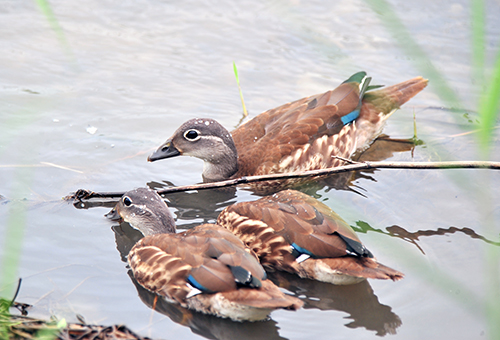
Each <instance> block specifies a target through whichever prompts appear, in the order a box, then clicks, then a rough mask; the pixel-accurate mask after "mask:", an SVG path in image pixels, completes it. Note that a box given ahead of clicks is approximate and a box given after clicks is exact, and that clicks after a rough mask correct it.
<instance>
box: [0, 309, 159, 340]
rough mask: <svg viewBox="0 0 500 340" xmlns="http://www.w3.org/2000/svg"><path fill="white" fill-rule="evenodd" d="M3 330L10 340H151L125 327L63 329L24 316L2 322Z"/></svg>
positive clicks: (77, 325) (71, 326)
mask: <svg viewBox="0 0 500 340" xmlns="http://www.w3.org/2000/svg"><path fill="white" fill-rule="evenodd" d="M2 324H3V325H2V328H4V330H5V328H6V330H7V333H8V339H10V340H13V339H16V340H18V339H19V340H30V339H59V340H107V339H134V340H135V339H137V340H150V338H147V337H142V336H140V335H137V334H136V333H134V332H133V331H131V330H130V329H129V328H127V327H126V326H124V325H113V326H101V325H88V324H83V323H70V324H66V323H65V325H64V327H61V324H60V322H59V323H58V322H55V321H49V322H47V321H45V320H40V319H34V318H30V317H27V316H22V315H11V316H10V317H9V319H8V320H2Z"/></svg>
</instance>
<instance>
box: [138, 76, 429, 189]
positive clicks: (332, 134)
mask: <svg viewBox="0 0 500 340" xmlns="http://www.w3.org/2000/svg"><path fill="white" fill-rule="evenodd" d="M370 81H371V78H370V77H367V75H366V72H358V73H356V74H354V75H352V76H351V77H350V78H349V79H347V80H346V81H344V82H343V83H342V84H341V85H340V86H339V87H337V88H336V89H334V90H330V91H327V92H325V93H323V94H318V95H315V96H310V97H306V98H303V99H300V100H297V101H294V102H291V103H288V104H285V105H282V106H280V107H277V108H275V109H272V110H269V111H266V112H264V113H261V114H260V115H258V116H256V117H255V118H253V119H252V120H250V121H248V122H246V123H245V124H243V125H241V126H240V127H238V128H237V129H236V130H234V131H233V132H232V133H229V132H228V131H227V130H226V129H225V128H224V127H223V126H222V125H221V124H219V123H218V122H217V121H215V120H213V119H209V118H195V119H191V120H188V121H187V122H185V123H184V124H182V125H181V126H180V127H179V128H178V129H177V131H175V132H174V134H173V135H172V137H171V138H170V139H168V140H167V141H166V142H165V143H163V144H162V145H161V146H160V147H159V148H158V149H157V150H156V151H155V152H153V153H152V154H151V155H150V156H149V157H148V161H150V162H154V161H157V160H160V159H163V158H170V157H175V156H179V155H187V156H192V157H197V158H200V159H202V160H203V161H204V168H203V178H204V181H205V182H210V181H221V180H226V179H232V178H238V177H242V176H253V175H265V174H274V173H286V172H296V171H305V170H315V169H325V168H331V167H336V166H340V165H342V164H344V161H343V160H341V159H338V158H335V157H334V156H340V157H342V158H350V157H351V156H352V155H353V154H354V153H355V152H356V151H361V150H363V149H365V148H367V147H368V146H369V145H370V143H371V142H372V141H373V140H374V139H375V138H376V137H377V136H378V135H380V133H381V132H382V128H383V126H384V123H385V121H386V119H387V118H388V117H389V116H390V115H391V114H392V113H393V112H394V111H395V110H396V109H398V108H399V107H400V106H401V105H403V104H404V103H406V102H407V101H408V100H410V99H411V98H412V97H413V96H415V95H416V94H417V93H418V92H420V91H421V90H422V89H423V88H424V87H426V86H427V80H425V79H423V78H422V77H416V78H413V79H410V80H407V81H404V82H402V83H399V84H396V85H392V86H389V87H385V88H382V89H378V90H373V89H375V88H378V87H380V86H370V85H369V84H370ZM300 181H302V180H298V179H291V180H286V181H274V182H272V183H273V184H271V183H267V182H266V184H265V185H274V186H277V190H279V189H282V188H285V187H289V186H290V185H296V184H297V182H300ZM261 185H263V184H261ZM277 190H276V191H277Z"/></svg>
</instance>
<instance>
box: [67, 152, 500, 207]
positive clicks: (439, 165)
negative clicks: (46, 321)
mask: <svg viewBox="0 0 500 340" xmlns="http://www.w3.org/2000/svg"><path fill="white" fill-rule="evenodd" d="M366 169H411V170H437V169H490V170H500V162H487V161H486V162H481V161H450V162H417V163H415V162H362V163H355V164H349V165H344V166H338V167H335V168H329V169H320V170H310V171H302V172H292V173H286V174H271V175H262V176H244V177H240V178H235V179H230V180H226V181H220V182H210V183H202V184H195V185H184V186H178V187H172V188H165V189H161V190H158V193H159V194H167V193H174V192H183V191H190V190H205V189H215V188H224V187H229V186H234V185H239V184H249V183H256V182H262V181H276V180H283V179H290V178H303V177H319V176H326V175H332V174H336V173H342V172H349V171H357V170H366ZM123 194H124V192H101V193H99V192H94V191H91V190H86V189H79V190H77V191H76V192H75V193H72V194H70V195H68V196H66V197H65V198H64V199H65V200H77V201H82V200H89V199H91V198H117V197H121V196H123Z"/></svg>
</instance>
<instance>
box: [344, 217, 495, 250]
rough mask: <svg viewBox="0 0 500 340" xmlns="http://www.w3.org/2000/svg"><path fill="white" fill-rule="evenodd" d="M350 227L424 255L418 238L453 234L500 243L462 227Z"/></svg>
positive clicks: (359, 224)
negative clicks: (399, 242)
mask: <svg viewBox="0 0 500 340" xmlns="http://www.w3.org/2000/svg"><path fill="white" fill-rule="evenodd" d="M351 227H352V228H353V229H354V230H355V231H356V232H358V233H363V234H366V233H368V232H376V233H379V234H384V235H387V236H391V237H397V238H400V239H402V240H404V241H406V242H408V243H411V244H413V245H414V246H415V247H417V248H418V250H420V252H421V253H422V254H425V252H424V250H423V249H422V247H420V245H419V244H418V242H417V241H420V237H430V236H444V235H448V234H455V233H462V234H465V235H467V236H469V237H470V238H473V239H478V240H481V241H483V242H486V243H488V244H491V245H494V246H500V241H492V240H489V239H487V238H486V237H484V236H482V235H479V234H477V233H476V232H475V231H474V230H472V229H471V228H467V227H464V228H457V227H449V228H438V229H437V230H418V231H415V232H409V231H407V230H406V229H404V228H403V227H400V226H397V225H393V226H390V227H387V228H386V230H387V231H384V230H382V229H375V228H373V227H372V226H371V225H369V224H368V223H366V222H364V221H357V222H356V226H351Z"/></svg>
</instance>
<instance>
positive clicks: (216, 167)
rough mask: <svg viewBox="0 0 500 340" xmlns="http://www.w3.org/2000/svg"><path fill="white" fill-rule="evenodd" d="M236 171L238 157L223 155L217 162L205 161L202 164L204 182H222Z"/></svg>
mask: <svg viewBox="0 0 500 340" xmlns="http://www.w3.org/2000/svg"><path fill="white" fill-rule="evenodd" d="M237 171H238V156H237V155H236V154H229V155H228V154H225V155H224V157H221V158H220V159H219V160H218V161H217V162H210V161H208V160H205V162H204V163H203V180H204V182H217V181H224V180H226V179H229V178H231V176H232V175H234V174H235V173H236V172H237Z"/></svg>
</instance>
